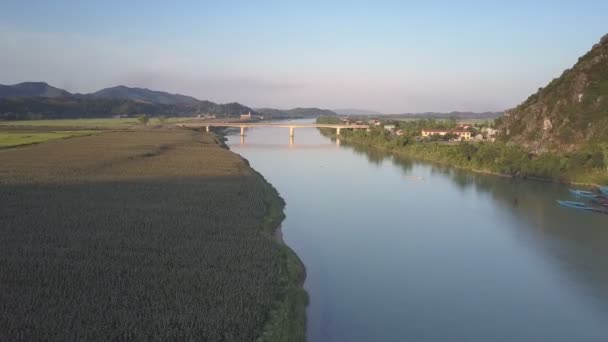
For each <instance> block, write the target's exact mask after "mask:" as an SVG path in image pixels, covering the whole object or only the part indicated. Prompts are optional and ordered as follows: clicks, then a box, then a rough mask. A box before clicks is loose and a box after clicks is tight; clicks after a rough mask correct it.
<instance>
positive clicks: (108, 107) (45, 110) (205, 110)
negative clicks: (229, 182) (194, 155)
mask: <svg viewBox="0 0 608 342" xmlns="http://www.w3.org/2000/svg"><path fill="white" fill-rule="evenodd" d="M249 111H252V110H251V108H249V107H246V106H243V105H241V104H239V103H227V104H217V103H214V102H210V101H200V102H198V103H196V104H181V105H167V104H159V103H149V102H141V101H134V100H130V99H111V98H97V97H93V96H71V97H54V98H48V97H13V98H2V99H0V120H35V119H60V118H65V119H67V118H103V117H113V116H135V115H138V114H142V113H145V114H148V115H152V116H161V115H162V116H173V117H179V116H193V115H196V114H214V115H217V116H220V117H222V116H224V117H235V116H239V115H241V114H243V113H247V112H249ZM252 113H255V112H254V111H252Z"/></svg>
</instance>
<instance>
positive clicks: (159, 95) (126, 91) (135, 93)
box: [91, 85, 200, 105]
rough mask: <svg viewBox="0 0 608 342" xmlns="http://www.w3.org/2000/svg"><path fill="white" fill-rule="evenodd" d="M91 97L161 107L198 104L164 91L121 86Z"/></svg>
mask: <svg viewBox="0 0 608 342" xmlns="http://www.w3.org/2000/svg"><path fill="white" fill-rule="evenodd" d="M91 96H93V97H97V98H108V99H128V100H133V101H138V102H148V103H157V104H163V105H193V104H196V103H198V102H200V101H199V100H197V99H195V98H194V97H191V96H185V95H180V94H170V93H167V92H164V91H155V90H150V89H145V88H129V87H125V86H122V85H121V86H117V87H112V88H105V89H102V90H100V91H98V92H95V93H93V94H91Z"/></svg>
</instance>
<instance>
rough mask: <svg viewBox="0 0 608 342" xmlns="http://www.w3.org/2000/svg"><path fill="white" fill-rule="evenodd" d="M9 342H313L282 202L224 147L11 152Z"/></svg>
mask: <svg viewBox="0 0 608 342" xmlns="http://www.w3.org/2000/svg"><path fill="white" fill-rule="evenodd" d="M0 203H2V206H0V270H2V271H1V272H0V340H2V341H5V340H6V341H11V340H36V341H40V340H81V341H90V340H147V341H154V340H156V341H177V340H179V341H194V340H197V341H255V340H257V341H304V326H305V323H304V312H305V304H306V297H305V293H304V292H303V290H302V288H301V287H300V284H301V281H302V277H303V268H302V267H301V264H300V263H299V261H298V259H297V257H295V255H294V254H293V252H291V250H289V249H288V248H287V247H286V246H284V245H283V244H281V243H279V242H278V241H277V240H276V239H275V238H274V237H273V232H274V230H275V229H276V227H277V226H278V224H279V223H280V222H281V220H282V219H283V206H284V203H283V201H282V200H281V199H280V197H279V196H278V194H277V192H276V191H275V190H274V188H272V186H270V185H269V184H268V183H267V182H266V181H265V180H264V179H263V178H262V177H261V176H260V175H259V174H257V173H256V172H255V171H253V170H252V169H251V168H250V167H249V166H248V164H247V163H246V161H244V160H243V159H242V158H240V157H239V156H238V155H236V154H234V153H232V152H230V151H228V150H227V149H224V148H221V147H220V142H219V141H218V140H217V138H216V137H215V136H213V135H208V134H204V133H196V132H189V131H181V130H173V131H163V130H136V131H120V132H107V133H104V134H99V135H92V136H86V137H78V138H74V139H64V140H54V141H49V142H47V143H45V144H39V145H34V146H29V147H26V148H22V149H7V150H5V151H3V152H2V153H0Z"/></svg>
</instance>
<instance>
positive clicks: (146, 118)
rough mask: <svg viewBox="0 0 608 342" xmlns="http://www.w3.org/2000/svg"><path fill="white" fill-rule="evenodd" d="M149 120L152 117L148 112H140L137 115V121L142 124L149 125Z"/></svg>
mask: <svg viewBox="0 0 608 342" xmlns="http://www.w3.org/2000/svg"><path fill="white" fill-rule="evenodd" d="M149 121H150V117H149V116H147V115H146V114H140V115H138V116H137V122H139V124H140V125H147V124H148V122H149Z"/></svg>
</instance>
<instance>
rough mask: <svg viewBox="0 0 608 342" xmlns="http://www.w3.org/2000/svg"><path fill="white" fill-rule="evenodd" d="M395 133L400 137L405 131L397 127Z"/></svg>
mask: <svg viewBox="0 0 608 342" xmlns="http://www.w3.org/2000/svg"><path fill="white" fill-rule="evenodd" d="M395 134H396V135H397V136H398V137H401V136H403V135H405V132H403V130H402V129H399V130H397V132H395Z"/></svg>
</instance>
